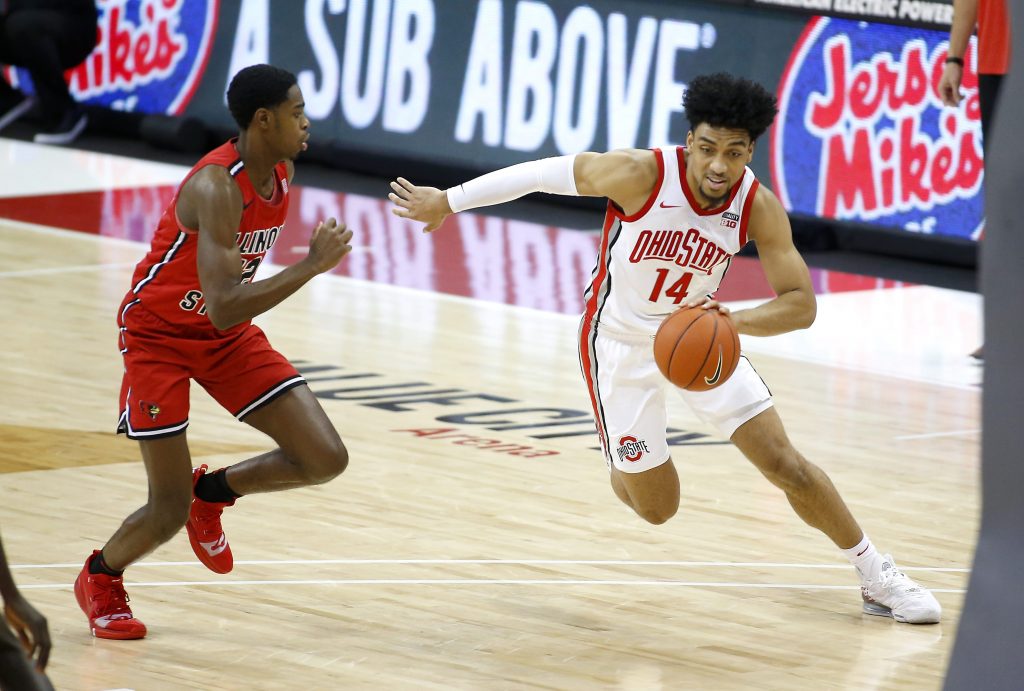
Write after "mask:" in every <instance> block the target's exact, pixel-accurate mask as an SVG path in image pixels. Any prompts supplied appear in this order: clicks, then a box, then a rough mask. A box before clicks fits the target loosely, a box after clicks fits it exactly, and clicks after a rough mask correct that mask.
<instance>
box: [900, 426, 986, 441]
mask: <svg viewBox="0 0 1024 691" xmlns="http://www.w3.org/2000/svg"><path fill="white" fill-rule="evenodd" d="M972 434H981V430H980V429H962V430H956V431H954V432H928V433H925V434H905V435H903V436H900V437H893V439H896V440H898V441H906V440H909V439H934V438H936V437H960V436H968V435H972Z"/></svg>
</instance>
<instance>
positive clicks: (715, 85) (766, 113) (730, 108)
mask: <svg viewBox="0 0 1024 691" xmlns="http://www.w3.org/2000/svg"><path fill="white" fill-rule="evenodd" d="M683 109H684V110H685V111H686V118H687V119H688V120H689V121H690V129H692V130H695V129H697V127H698V125H700V124H701V123H706V124H708V125H710V126H711V127H726V128H729V129H737V130H746V131H747V132H748V133H749V134H750V141H752V142H753V141H755V140H756V139H757V138H758V137H760V136H761V135H762V134H764V132H765V130H767V129H768V127H770V126H771V124H772V121H773V120H775V115H776V114H777V113H778V112H779V109H778V104H777V101H776V100H775V96H774V95H773V94H772V93H771V92H770V91H768V90H767V89H765V88H764V87H763V86H761V85H760V84H758V83H757V82H753V81H750V80H749V79H743V78H742V77H734V76H733V75H731V74H728V73H726V72H716V73H715V74H706V75H701V76H699V77H695V78H694V79H693V80H692V81H691V82H690V85H689V87H688V88H687V89H686V93H685V94H683Z"/></svg>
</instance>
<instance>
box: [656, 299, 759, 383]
mask: <svg viewBox="0 0 1024 691" xmlns="http://www.w3.org/2000/svg"><path fill="white" fill-rule="evenodd" d="M654 361H655V362H656V363H658V369H659V370H661V373H662V374H663V375H665V378H666V379H668V380H669V381H670V382H672V383H673V384H675V385H676V386H678V387H680V388H682V389H686V390H687V391H708V390H710V389H713V388H715V387H716V386H719V385H720V384H722V382H724V381H725V380H727V379H728V378H729V377H730V376H732V373H733V372H734V371H735V370H736V365H737V363H739V361H740V337H739V334H738V333H736V326H735V325H734V324H733V323H732V319H730V318H729V317H727V316H726V315H724V314H722V313H721V312H719V311H718V310H713V309H711V310H706V309H702V308H700V307H690V308H684V309H681V310H677V311H675V312H673V313H672V314H670V315H668V316H667V317H665V320H664V321H663V322H662V323H661V326H660V327H658V333H656V334H655V335H654Z"/></svg>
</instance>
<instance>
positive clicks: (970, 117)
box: [771, 17, 983, 239]
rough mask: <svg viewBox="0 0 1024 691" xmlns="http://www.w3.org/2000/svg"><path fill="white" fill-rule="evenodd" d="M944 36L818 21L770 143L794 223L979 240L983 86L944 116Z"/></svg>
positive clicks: (801, 45)
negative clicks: (806, 218) (802, 220)
mask: <svg viewBox="0 0 1024 691" xmlns="http://www.w3.org/2000/svg"><path fill="white" fill-rule="evenodd" d="M947 49H948V35H947V34H944V33H942V32H937V31H926V30H922V29H909V28H905V27H898V26H887V25H880V24H867V23H865V22H857V21H850V20H844V19H830V18H826V17H817V18H815V19H813V20H811V21H810V22H809V23H808V25H807V27H806V29H805V31H804V33H803V35H802V36H801V37H800V40H799V41H798V42H797V44H796V46H795V47H794V49H793V52H792V54H791V55H790V59H789V63H788V65H787V66H786V68H785V70H784V72H783V74H782V78H781V81H780V84H779V90H778V97H779V108H780V113H779V117H778V120H777V121H776V124H775V127H774V128H773V131H772V135H771V169H772V182H773V187H774V189H775V191H776V192H777V193H778V196H779V199H780V200H781V201H782V203H783V205H784V206H785V207H786V208H787V209H788V210H789V211H790V212H792V213H798V214H806V215H812V216H820V217H825V218H833V219H838V220H844V221H852V222H862V223H871V224H877V225H880V226H887V227H896V228H901V229H904V230H907V231H911V232H916V233H922V234H931V235H945V236H956V237H961V238H973V239H977V237H978V236H979V234H980V232H981V227H982V222H983V210H982V178H983V160H982V139H981V123H980V119H979V112H980V111H979V108H978V94H977V74H976V73H975V71H974V64H975V63H974V55H973V47H972V51H971V52H970V53H969V54H968V55H967V56H966V58H967V64H968V69H967V71H966V74H965V77H964V84H963V87H964V89H963V90H964V91H965V93H966V98H965V99H964V101H962V102H961V105H960V106H959V107H958V108H950V107H946V106H944V105H943V104H942V101H941V100H940V98H939V95H938V91H937V85H938V82H939V78H940V77H941V75H942V70H943V67H944V61H945V58H946V52H947Z"/></svg>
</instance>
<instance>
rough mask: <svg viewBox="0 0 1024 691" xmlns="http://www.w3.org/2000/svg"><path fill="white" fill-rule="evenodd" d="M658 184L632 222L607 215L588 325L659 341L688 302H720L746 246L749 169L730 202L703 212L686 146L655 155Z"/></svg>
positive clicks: (611, 209) (618, 213)
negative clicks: (689, 175) (717, 297)
mask: <svg viewBox="0 0 1024 691" xmlns="http://www.w3.org/2000/svg"><path fill="white" fill-rule="evenodd" d="M653 151H654V154H655V156H656V158H657V161H658V183H657V185H656V186H655V188H654V191H653V192H652V193H651V197H650V198H649V199H648V200H647V203H646V204H644V207H643V208H642V209H640V210H639V211H638V212H636V213H635V214H633V215H632V216H627V215H626V214H624V213H623V212H622V210H621V209H619V208H618V207H617V206H615V204H613V203H612V202H611V201H609V202H608V211H607V212H606V214H605V221H604V229H603V234H602V237H601V249H600V253H599V255H598V258H597V266H595V267H594V276H593V281H592V282H591V284H590V287H589V288H588V289H587V292H586V293H585V295H584V300H585V303H586V307H585V312H584V318H585V319H587V320H590V321H594V322H597V323H598V324H600V325H601V326H602V327H607V328H608V329H609V330H611V331H616V332H619V333H623V334H636V335H653V334H654V332H655V331H657V330H658V326H660V325H661V321H662V320H663V319H664V318H665V317H666V316H667V315H668V314H670V313H671V312H673V311H675V310H676V309H678V308H679V306H680V305H681V304H682V303H683V302H687V301H689V300H693V299H696V298H700V297H703V296H705V295H713V294H714V292H715V291H716V290H718V284H719V283H720V282H721V280H722V276H724V275H725V272H726V270H727V269H728V268H729V263H730V261H731V260H732V257H733V255H734V254H736V253H737V252H739V251H740V248H741V247H743V245H744V244H746V242H747V222H748V219H749V216H750V205H751V203H752V202H753V200H754V194H755V192H756V191H757V186H758V182H757V179H756V178H755V177H754V172H753V171H752V170H750V168H746V169H745V170H744V172H743V177H742V178H741V179H740V181H739V182H738V183H736V185H734V186H733V188H732V190H731V192H730V193H729V197H728V199H727V200H726V201H725V202H724V203H723V204H722V206H720V207H718V208H715V209H702V208H701V207H700V205H699V204H698V203H697V201H696V199H694V197H693V194H692V193H691V192H690V188H689V187H688V186H687V184H686V152H685V149H684V148H683V147H681V146H667V147H662V148H660V149H654V150H653Z"/></svg>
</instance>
